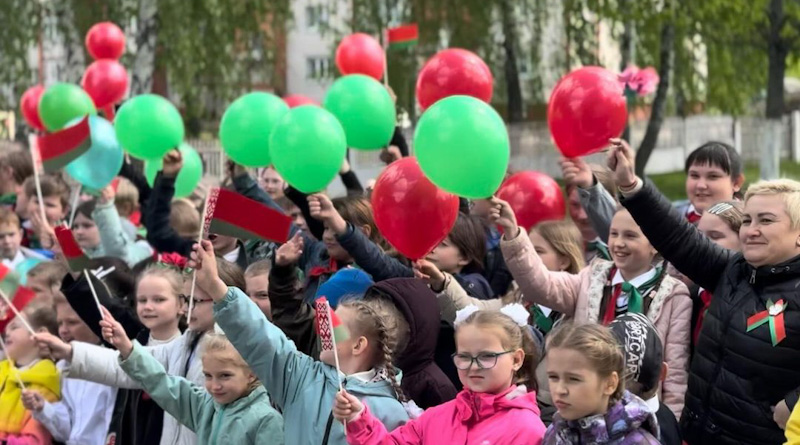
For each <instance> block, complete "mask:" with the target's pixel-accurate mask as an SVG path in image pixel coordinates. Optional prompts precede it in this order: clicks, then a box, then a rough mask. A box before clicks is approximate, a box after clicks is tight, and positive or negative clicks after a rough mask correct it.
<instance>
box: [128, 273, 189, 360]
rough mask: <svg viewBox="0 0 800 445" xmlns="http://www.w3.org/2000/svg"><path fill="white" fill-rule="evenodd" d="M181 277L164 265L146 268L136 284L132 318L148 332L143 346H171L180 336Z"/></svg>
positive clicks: (182, 310)
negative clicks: (167, 344) (137, 320)
mask: <svg viewBox="0 0 800 445" xmlns="http://www.w3.org/2000/svg"><path fill="white" fill-rule="evenodd" d="M184 281H185V280H184V276H183V275H182V274H181V273H180V271H179V270H178V269H176V268H175V267H171V266H170V265H166V264H158V263H157V264H155V265H151V266H148V267H147V268H146V269H145V270H144V272H142V274H141V275H140V276H139V281H138V282H137V285H136V315H137V316H138V317H139V321H141V323H142V324H143V325H144V327H145V328H147V330H148V331H149V336H148V338H147V341H146V342H145V343H144V344H145V345H147V346H156V345H159V344H165V343H171V342H172V341H173V340H175V339H177V338H178V337H180V335H181V330H180V328H179V323H180V321H181V319H182V318H183V317H184V316H185V314H186V309H187V306H186V304H187V301H186V300H185V298H186V297H185V295H184V294H183V283H184Z"/></svg>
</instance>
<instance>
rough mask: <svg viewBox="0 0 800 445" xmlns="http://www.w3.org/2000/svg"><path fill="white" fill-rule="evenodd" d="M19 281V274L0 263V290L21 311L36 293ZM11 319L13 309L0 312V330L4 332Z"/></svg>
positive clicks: (12, 317)
mask: <svg viewBox="0 0 800 445" xmlns="http://www.w3.org/2000/svg"><path fill="white" fill-rule="evenodd" d="M20 282H21V281H20V277H19V274H17V273H16V272H15V271H13V270H11V269H9V268H8V267H6V266H5V265H3V264H0V291H2V292H3V295H5V296H6V297H7V298H9V299H10V300H11V304H13V305H14V307H15V308H16V309H17V311H19V312H22V310H23V309H24V308H25V306H27V304H28V303H30V302H31V301H32V300H33V299H34V298H36V294H35V293H34V292H33V291H32V290H30V289H28V288H27V287H25V286H23V285H21V284H20ZM0 301H2V300H0ZM13 319H14V311H12V310H11V308H8V309H6V311H5V313H0V332H4V331H5V330H6V326H7V325H8V324H9V323H11V320H13Z"/></svg>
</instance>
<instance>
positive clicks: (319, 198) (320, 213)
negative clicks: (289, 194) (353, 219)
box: [308, 193, 347, 235]
mask: <svg viewBox="0 0 800 445" xmlns="http://www.w3.org/2000/svg"><path fill="white" fill-rule="evenodd" d="M308 209H309V212H310V213H311V216H312V217H313V218H314V219H318V220H320V221H322V222H323V223H324V224H325V226H326V227H328V228H330V229H331V230H333V232H334V233H336V234H337V235H344V234H345V232H347V221H345V220H344V218H342V215H340V214H339V212H337V211H336V208H334V207H333V202H331V199H330V198H328V196H327V195H324V194H322V193H315V194H313V195H309V196H308Z"/></svg>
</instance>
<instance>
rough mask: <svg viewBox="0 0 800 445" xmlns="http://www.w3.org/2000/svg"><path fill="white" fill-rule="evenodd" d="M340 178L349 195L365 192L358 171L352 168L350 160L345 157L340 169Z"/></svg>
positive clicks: (359, 194) (358, 194)
mask: <svg viewBox="0 0 800 445" xmlns="http://www.w3.org/2000/svg"><path fill="white" fill-rule="evenodd" d="M339 178H341V180H342V184H344V188H345V190H347V196H361V195H363V194H364V187H362V186H361V181H359V180H358V176H357V175H356V172H354V171H353V169H352V168H350V162H349V161H348V160H347V159H345V160H344V161H342V168H341V170H339Z"/></svg>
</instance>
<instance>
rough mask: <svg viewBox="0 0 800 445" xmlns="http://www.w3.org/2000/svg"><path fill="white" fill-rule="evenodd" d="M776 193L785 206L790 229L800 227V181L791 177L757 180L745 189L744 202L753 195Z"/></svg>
mask: <svg viewBox="0 0 800 445" xmlns="http://www.w3.org/2000/svg"><path fill="white" fill-rule="evenodd" d="M771 195H778V196H780V198H781V200H782V201H783V205H784V206H785V207H786V213H788V214H789V220H790V221H791V223H792V229H794V230H798V229H800V182H798V181H795V180H792V179H774V180H771V181H758V182H756V183H755V184H753V185H751V186H750V187H749V188H748V189H747V193H745V195H744V203H745V204H747V201H749V200H750V198H752V197H753V196H771Z"/></svg>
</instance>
